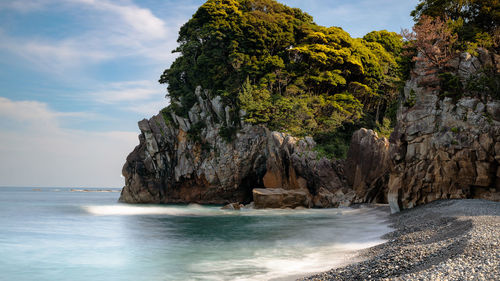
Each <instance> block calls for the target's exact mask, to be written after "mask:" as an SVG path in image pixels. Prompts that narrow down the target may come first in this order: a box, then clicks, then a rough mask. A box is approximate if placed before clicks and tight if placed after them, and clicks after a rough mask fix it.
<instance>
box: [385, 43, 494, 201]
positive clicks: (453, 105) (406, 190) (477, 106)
mask: <svg viewBox="0 0 500 281" xmlns="http://www.w3.org/2000/svg"><path fill="white" fill-rule="evenodd" d="M497 63H498V62H497ZM452 64H453V65H454V66H455V68H457V73H458V75H459V77H460V79H462V80H464V79H466V78H467V77H470V76H471V75H473V74H475V73H476V72H477V71H478V70H479V69H480V68H481V67H482V66H485V65H490V66H491V65H493V61H492V57H491V56H489V55H488V54H487V53H486V52H485V51H481V52H480V56H479V57H473V56H470V55H469V54H463V55H461V56H460V58H457V59H455V60H454V61H452ZM429 75H433V74H429V71H428V70H427V68H426V66H425V65H424V64H423V63H421V62H418V63H417V64H416V68H415V70H414V73H413V74H412V77H411V80H410V81H408V82H407V83H406V87H405V96H404V101H403V102H402V104H401V108H400V109H399V112H398V123H397V127H396V129H395V132H394V133H393V134H392V135H391V149H390V157H391V161H392V164H391V172H390V179H389V183H388V201H389V203H390V204H391V207H392V210H393V211H399V209H400V208H412V207H414V206H416V205H420V204H425V203H428V202H431V201H434V200H438V199H450V198H484V199H491V200H499V199H500V101H498V100H494V99H493V98H492V97H491V96H488V95H480V96H475V97H462V98H460V99H458V100H453V99H452V98H449V97H445V98H442V97H440V93H439V91H438V90H434V89H432V88H430V87H424V86H422V85H423V84H424V81H426V80H427V81H428V80H429V77H428V76H429Z"/></svg>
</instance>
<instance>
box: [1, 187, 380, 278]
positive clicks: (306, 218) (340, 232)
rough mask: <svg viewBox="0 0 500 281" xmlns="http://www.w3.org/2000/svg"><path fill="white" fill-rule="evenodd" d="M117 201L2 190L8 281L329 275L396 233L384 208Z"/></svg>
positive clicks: (112, 196)
mask: <svg viewBox="0 0 500 281" xmlns="http://www.w3.org/2000/svg"><path fill="white" fill-rule="evenodd" d="M118 196H119V195H118V194H117V193H74V192H73V193H71V192H68V191H67V190H64V189H61V190H60V192H49V191H47V190H42V192H40V191H32V190H31V189H19V188H18V189H12V188H10V189H5V188H2V189H0V227H1V228H0V252H2V253H5V255H4V254H2V256H4V257H8V258H7V261H6V262H2V263H0V272H2V274H1V275H0V280H4V279H2V278H6V279H5V280H34V279H36V280H67V279H68V278H67V277H68V276H71V280H82V281H83V280H85V281H88V280H271V279H273V278H282V277H286V276H298V275H307V273H313V272H318V271H324V270H328V269H330V268H331V267H332V266H334V265H336V264H340V263H342V262H344V261H345V259H346V258H347V257H350V256H352V254H353V251H354V250H357V249H361V248H365V247H369V246H372V245H375V244H377V243H381V242H382V240H380V236H381V235H383V234H384V233H387V232H389V231H390V228H388V226H387V224H386V223H385V221H384V220H385V218H386V216H387V212H385V211H383V210H381V209H372V208H360V209H328V210H251V209H245V210H242V211H229V210H220V208H219V207H206V206H199V205H189V206H181V205H176V206H147V205H140V206H135V205H126V204H118V203H116V200H117V197H118ZM12 198H14V199H12ZM35 277H36V278H35Z"/></svg>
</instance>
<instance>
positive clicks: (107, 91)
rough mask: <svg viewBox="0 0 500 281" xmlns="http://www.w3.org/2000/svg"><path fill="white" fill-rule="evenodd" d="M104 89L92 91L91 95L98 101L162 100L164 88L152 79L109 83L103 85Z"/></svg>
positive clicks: (114, 102)
mask: <svg viewBox="0 0 500 281" xmlns="http://www.w3.org/2000/svg"><path fill="white" fill-rule="evenodd" d="M102 87H103V88H104V90H98V91H95V92H93V93H91V95H90V96H91V97H92V98H93V99H95V100H96V101H98V102H102V103H109V104H116V103H119V102H137V101H144V100H150V99H152V98H154V99H155V100H157V101H161V98H162V96H164V95H165V94H164V92H163V91H164V90H163V89H162V87H160V86H159V85H158V83H154V84H153V83H152V82H151V81H129V82H119V83H109V84H106V85H104V86H102Z"/></svg>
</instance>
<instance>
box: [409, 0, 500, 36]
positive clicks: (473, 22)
mask: <svg viewBox="0 0 500 281" xmlns="http://www.w3.org/2000/svg"><path fill="white" fill-rule="evenodd" d="M411 16H413V18H414V20H415V22H417V23H418V22H420V20H421V19H422V17H423V16H428V17H431V18H438V17H439V18H445V19H448V20H450V21H452V22H455V24H454V26H455V28H454V29H455V30H453V32H455V33H457V34H458V35H459V39H460V40H461V41H464V42H466V41H468V42H475V41H476V36H477V34H479V33H486V34H493V33H495V32H496V30H498V28H499V26H498V25H499V23H500V1H499V0H420V3H419V4H418V5H417V7H416V8H415V10H413V11H412V12H411Z"/></svg>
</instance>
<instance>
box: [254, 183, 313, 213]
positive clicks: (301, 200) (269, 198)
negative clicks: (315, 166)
mask: <svg viewBox="0 0 500 281" xmlns="http://www.w3.org/2000/svg"><path fill="white" fill-rule="evenodd" d="M253 202H254V207H255V208H257V209H264V208H282V209H283V208H297V207H306V208H309V207H311V206H312V202H311V194H310V193H309V191H308V190H307V189H299V190H285V189H283V188H256V189H254V190H253Z"/></svg>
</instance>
